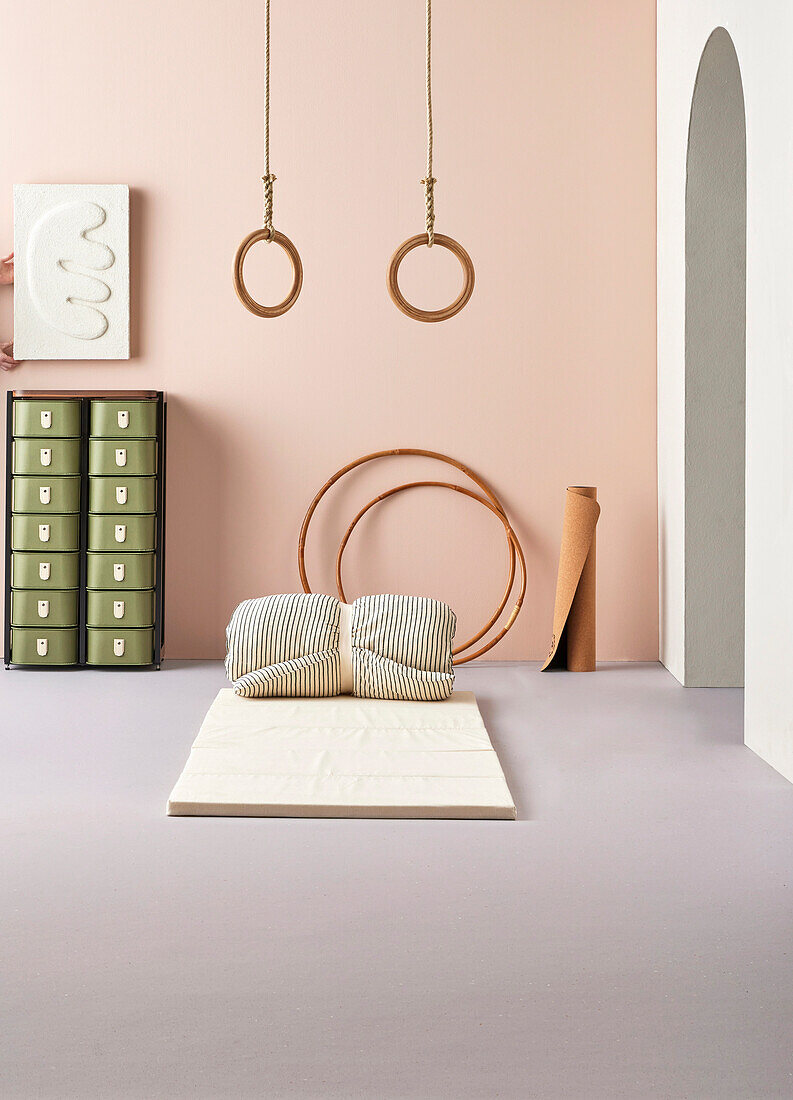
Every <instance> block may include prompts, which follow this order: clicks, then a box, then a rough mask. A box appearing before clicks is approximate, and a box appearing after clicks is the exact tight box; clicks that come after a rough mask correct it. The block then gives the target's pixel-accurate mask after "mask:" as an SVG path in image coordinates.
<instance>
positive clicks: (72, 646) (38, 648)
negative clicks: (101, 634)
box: [11, 626, 78, 665]
mask: <svg viewBox="0 0 793 1100" xmlns="http://www.w3.org/2000/svg"><path fill="white" fill-rule="evenodd" d="M77 660H78V632H77V630H75V629H72V630H59V629H57V628H52V627H42V626H32V627H19V626H14V627H12V628H11V663H12V664H15V665H76V664H77Z"/></svg>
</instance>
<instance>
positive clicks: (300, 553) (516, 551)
mask: <svg viewBox="0 0 793 1100" xmlns="http://www.w3.org/2000/svg"><path fill="white" fill-rule="evenodd" d="M395 455H417V456H419V457H422V458H432V459H436V460H437V461H438V462H445V463H446V464H447V465H448V466H453V467H454V468H455V469H457V470H459V471H460V472H461V473H463V474H465V476H466V477H468V478H470V479H471V481H473V483H474V484H475V485H476V486H477V488H479V489H481V491H482V493H483V495H484V496H485V497H486V498H487V499H488V500H489V501H490V503H491V504H492V505H493V511H494V512H495V513H496V514H497V515H498V516H499V517H503V520H502V522H503V521H506V522H507V523H508V520H507V517H506V512H505V511H504V508H503V506H502V504H501V501H500V500H499V499H498V497H497V496H496V494H495V493H494V492H493V491H492V489H490V487H489V486H488V485H487V484H486V483H485V482H484V481H482V479H481V478H480V477H478V476H477V475H476V474H475V473H474V472H473V470H472V469H470V467H468V466H466V465H465V464H464V463H462V462H458V460H457V459H456V458H451V456H450V455H445V454H442V453H441V452H440V451H428V450H424V449H423V448H421V447H396V448H394V449H392V450H387V451H373V452H372V453H371V454H367V455H363V456H362V457H361V458H357V459H355V461H354V462H350V463H348V464H347V465H346V466H344V467H342V469H340V470H337V471H336V473H335V474H334V475H333V477H330V478H328V480H327V481H326V482H325V484H324V485H323V486H322V488H321V489H320V490H319V492H318V493H317V494H316V496H315V497H314V499H313V500H312V501H311V504H309V506H308V510H307V511H306V514H305V516H304V517H303V523H302V524H301V527H300V535H299V537H298V545H297V568H298V572H299V574H300V583H301V585H302V587H303V591H304V592H311V586H310V584H309V582H308V575H307V573H306V560H305V551H306V539H307V536H308V529H309V525H310V523H311V519H312V517H313V515H314V513H315V512H316V510H317V507H318V505H319V503H320V501H321V500H322V498H323V497H324V496H325V494H326V493H327V492H328V490H329V489H331V488H332V487H333V486H334V485H335V484H336V482H337V481H339V480H340V479H341V478H343V477H344V476H345V475H346V474H348V473H350V472H351V471H352V470H355V469H357V468H358V467H359V466H363V465H364V464H365V463H367V462H372V461H374V460H375V459H378V458H391V457H392V456H395ZM444 484H445V483H444ZM458 488H460V489H461V491H463V492H465V490H462V487H460V486H458ZM510 530H511V528H510ZM516 556H519V558H520V561H521V570H522V571H523V572H524V573H525V561H524V558H523V551H522V549H521V546H520V543H519V542H518V539H517V536H515V534H514V532H513V535H512V538H511V539H509V576H508V578H507V585H506V588H505V589H504V595H503V596H502V598H501V601H500V603H499V605H498V607H497V608H496V610H495V612H494V614H493V615H492V616H491V617H490V619H489V620H488V622H486V623H485V625H484V626H483V627H482V628H481V630H479V631H477V633H476V634H474V635H473V636H472V637H471V638H469V639H468V640H467V641H466V642H464V643H463V644H462V645H460V646H458V647H457V648H456V649H455V650H454V653H455V654H458V653H463V652H465V651H466V650H467V649H470V648H471V646H473V645H474V644H475V643H476V642H478V641H479V640H480V638H482V637H484V635H485V634H487V633H488V631H489V630H490V629H491V628H492V627H493V626H494V625H495V623H496V621H497V620H498V618H499V617H500V616H501V613H502V612H503V610H504V608H505V607H506V605H507V601H508V599H509V596H510V593H511V591H512V588H513V585H514V581H515V560H516ZM337 560H338V559H337ZM523 588H524V591H525V576H524V581H523ZM522 600H523V595H522V594H521V602H522ZM520 606H521V604H520V603H518V604H516V605H515V607H514V608H513V610H512V613H511V614H510V619H509V625H508V626H507V627H506V629H505V630H504V631H502V633H500V634H499V635H498V637H497V638H495V640H493V641H492V642H491V643H490V644H489V645H488V646H487V647H486V649H491V648H492V646H493V645H495V644H496V642H497V641H499V640H500V639H501V638H503V636H504V634H505V633H506V630H508V629H509V627H511V626H512V623H513V622H514V621H515V618H516V616H517V614H518V611H519V610H520ZM484 652H486V650H485V649H482V650H478V651H477V652H476V653H475V654H472V655H471V656H470V657H467V658H466V660H473V658H474V657H478V656H480V654H481V653H484ZM457 663H458V664H463V663H464V662H463V661H458V662H457Z"/></svg>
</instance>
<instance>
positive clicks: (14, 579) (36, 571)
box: [11, 552, 80, 591]
mask: <svg viewBox="0 0 793 1100" xmlns="http://www.w3.org/2000/svg"><path fill="white" fill-rule="evenodd" d="M11 584H12V586H13V587H14V588H41V589H47V590H49V591H51V590H53V589H57V588H79V587H80V555H79V554H50V553H40V552H36V553H32V554H28V553H22V554H20V553H14V554H12V555H11Z"/></svg>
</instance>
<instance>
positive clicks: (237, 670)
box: [226, 594, 457, 701]
mask: <svg viewBox="0 0 793 1100" xmlns="http://www.w3.org/2000/svg"><path fill="white" fill-rule="evenodd" d="M456 626H457V619H456V616H455V614H454V612H453V611H452V609H451V608H450V607H448V606H447V604H445V603H441V602H440V601H438V600H431V599H428V598H427V597H424V596H361V597H360V598H359V599H357V600H355V602H354V603H353V604H351V612H350V639H349V640H350V662H351V665H352V694H353V695H357V696H360V697H362V698H367V699H413V700H420V701H431V700H441V699H448V697H449V696H450V695H451V693H452V690H453V688H454V668H453V666H452V641H453V639H454V632H455V629H456ZM341 628H342V605H341V604H340V603H339V601H338V600H337V599H335V598H334V597H333V596H323V595H321V594H300V595H279V596H262V597H260V598H259V599H254V600H245V601H244V602H243V603H241V604H240V605H239V607H237V608H236V610H235V611H234V614H233V615H232V616H231V622H230V623H229V625H228V628H227V630H226V649H227V653H226V673H227V675H228V677H229V679H230V680H231V681H232V682H233V684H234V691H235V693H236V694H237V695H241V696H244V697H246V698H250V699H256V698H271V697H273V696H287V697H296V696H330V695H339V694H340V693H341V688H342V682H343V677H342V671H343V670H342V659H343V658H342V653H341V650H342V645H341V641H342V639H341Z"/></svg>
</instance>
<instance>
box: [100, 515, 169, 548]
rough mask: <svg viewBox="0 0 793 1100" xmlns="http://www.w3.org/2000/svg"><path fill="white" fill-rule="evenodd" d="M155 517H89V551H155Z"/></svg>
mask: <svg viewBox="0 0 793 1100" xmlns="http://www.w3.org/2000/svg"><path fill="white" fill-rule="evenodd" d="M154 520H155V517H154V516H94V515H91V516H89V517H88V549H89V550H127V551H131V550H153V549H154Z"/></svg>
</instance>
